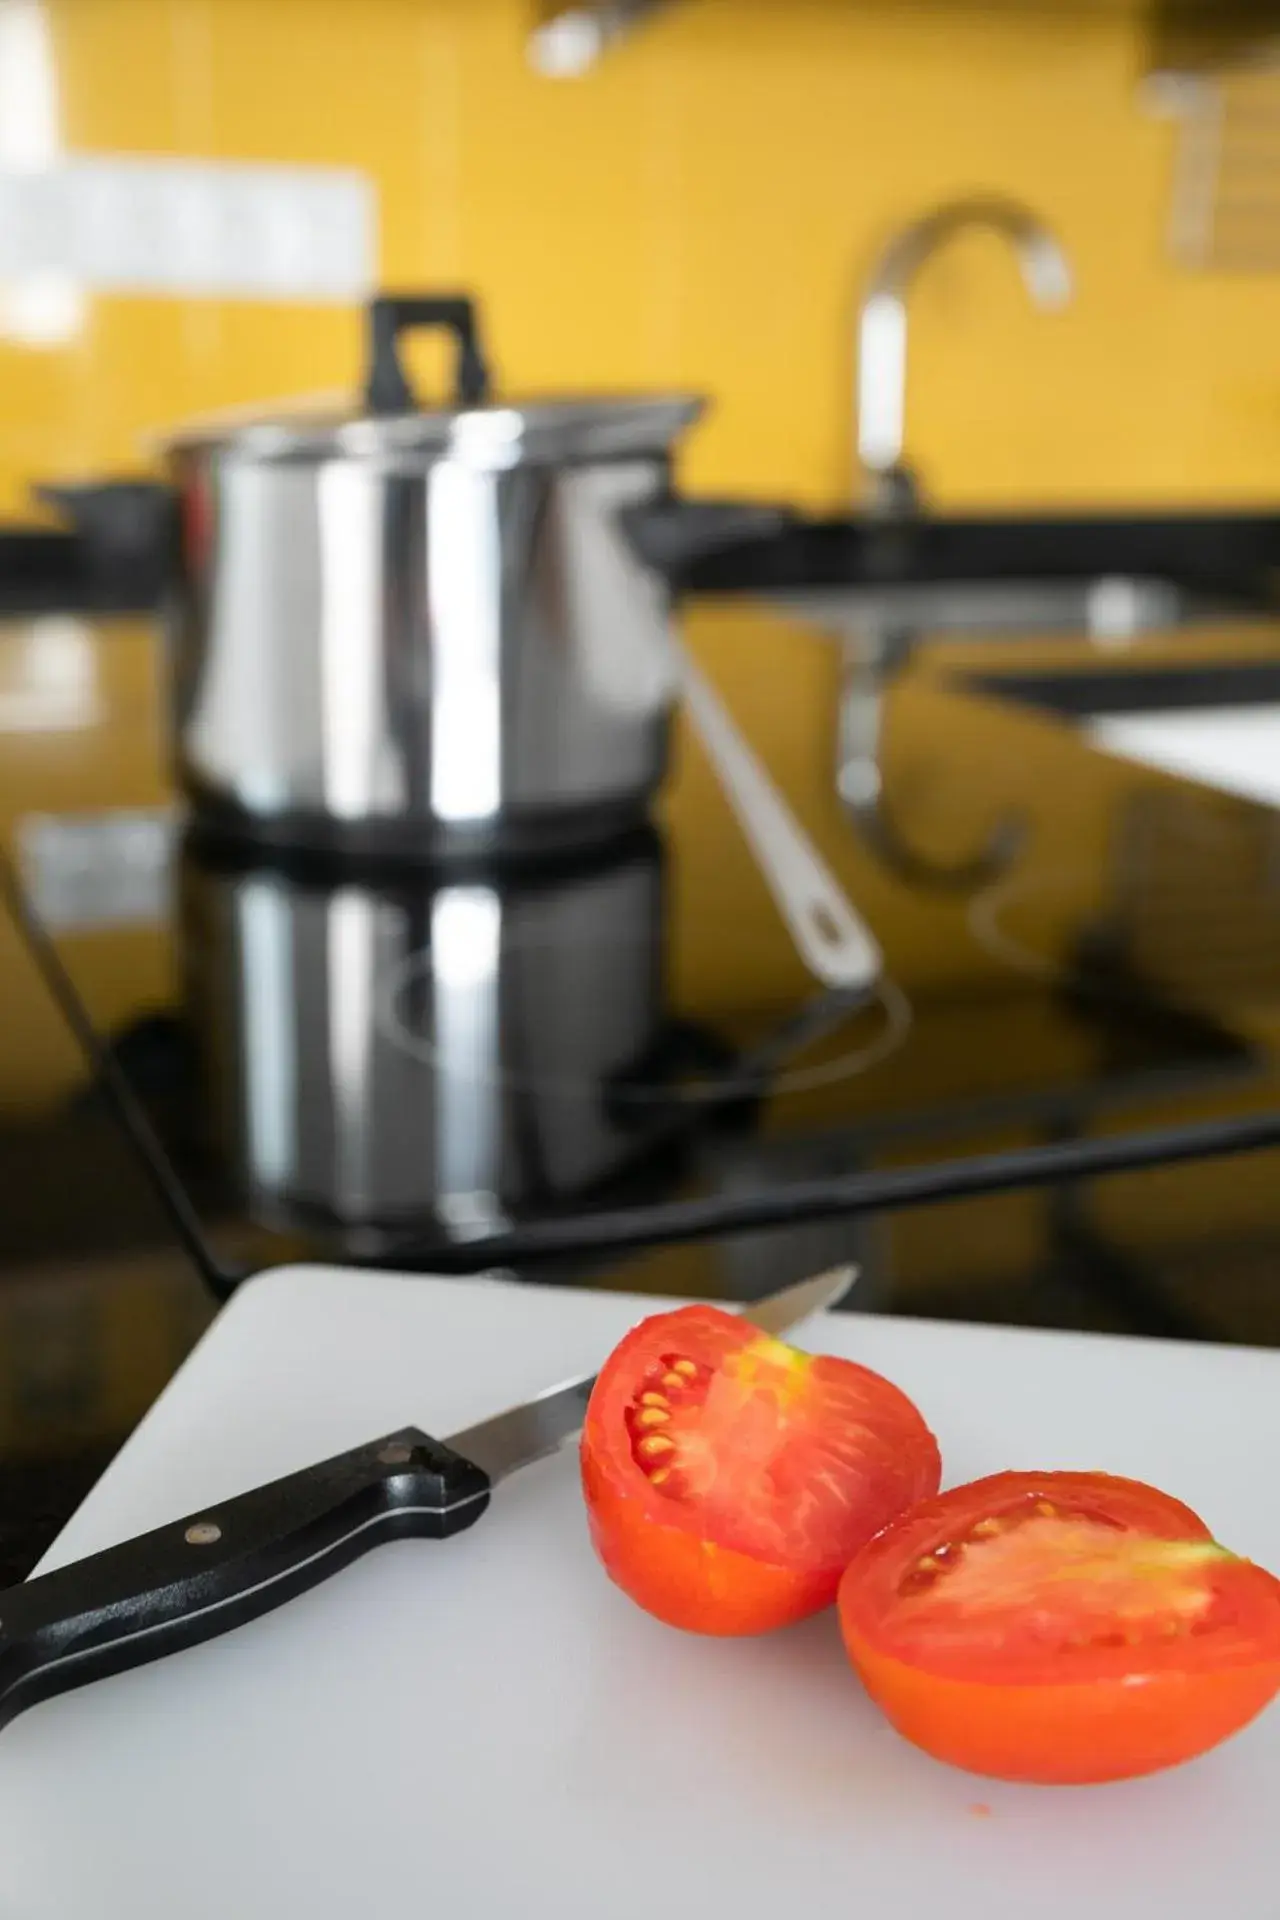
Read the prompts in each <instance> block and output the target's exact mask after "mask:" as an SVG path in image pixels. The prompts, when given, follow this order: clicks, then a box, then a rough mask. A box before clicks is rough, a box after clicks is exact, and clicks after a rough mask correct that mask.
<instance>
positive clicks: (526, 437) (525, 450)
mask: <svg viewBox="0 0 1280 1920" xmlns="http://www.w3.org/2000/svg"><path fill="white" fill-rule="evenodd" d="M704 405H705V401H703V400H702V399H700V398H698V397H697V396H695V395H692V394H654V395H644V394H639V395H618V396H587V395H583V396H580V397H573V396H569V397H563V398H562V397H547V398H533V399H529V400H511V401H507V402H502V401H496V402H491V403H488V404H485V405H480V406H459V407H441V408H432V409H427V410H425V411H418V410H416V409H412V410H407V411H404V412H397V413H371V412H365V411H357V410H354V409H348V410H343V409H340V408H333V407H332V406H329V407H325V408H321V409H316V408H314V407H312V406H308V404H307V403H306V402H305V401H303V402H300V403H298V404H297V405H296V406H295V407H292V408H290V407H289V406H288V405H287V404H286V405H285V406H284V407H281V408H280V409H279V410H278V411H276V412H273V413H263V414H261V415H253V414H249V413H246V412H245V411H244V410H243V409H241V410H237V411H236V412H235V413H231V414H223V415H221V416H216V417H212V418H208V419H205V420H201V421H193V422H191V423H190V424H188V425H187V426H185V427H181V428H179V429H178V430H177V431H176V432H174V433H171V434H166V435H164V436H163V437H162V439H161V441H160V445H161V447H162V448H163V449H164V450H165V451H167V452H170V453H192V452H196V451H204V452H211V451H214V450H219V451H227V452H230V453H232V454H234V455H235V456H237V457H243V458H245V459H249V460H255V461H272V462H274V461H281V462H289V461H300V462H311V461H323V460H332V459H348V460H371V461H375V462H381V461H390V462H392V463H393V464H400V463H402V462H403V463H407V464H410V465H422V464H424V463H426V462H428V461H432V460H439V459H443V458H448V459H451V460H459V461H462V462H464V463H466V464H467V465H469V466H475V467H479V468H482V469H483V468H492V469H501V468H507V467H517V466H523V465H526V464H538V465H543V464H546V463H550V462H556V463H559V462H567V463H571V464H576V463H578V462H584V461H590V460H612V459H617V458H619V457H620V456H625V455H628V454H637V455H639V454H658V453H662V452H665V451H666V449H667V448H668V447H670V445H671V444H672V442H673V441H674V440H675V439H676V437H677V435H678V434H679V433H680V432H681V431H682V430H683V429H684V428H685V427H687V426H688V425H689V424H690V422H691V421H693V420H695V419H696V418H697V417H698V415H699V414H700V413H701V412H702V410H703V407H704Z"/></svg>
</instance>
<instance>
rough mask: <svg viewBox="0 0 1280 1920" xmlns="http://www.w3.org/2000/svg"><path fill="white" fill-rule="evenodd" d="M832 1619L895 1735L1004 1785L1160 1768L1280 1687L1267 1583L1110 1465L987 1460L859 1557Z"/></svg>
mask: <svg viewBox="0 0 1280 1920" xmlns="http://www.w3.org/2000/svg"><path fill="white" fill-rule="evenodd" d="M840 1625H841V1628H842V1631H843V1633H844V1639H845V1645H846V1647H847V1648H848V1650H849V1656H850V1658H851V1659H852V1661H853V1664H854V1666H855V1667H856V1668H857V1670H858V1672H859V1673H860V1674H861V1676H862V1679H863V1681H864V1682H865V1684H866V1688H867V1691H868V1692H869V1693H870V1694H871V1696H872V1698H873V1699H875V1700H877V1701H878V1702H879V1703H880V1705H881V1706H882V1707H883V1708H884V1710H885V1712H886V1713H887V1714H888V1716H889V1718H890V1720H891V1721H892V1722H893V1724H894V1726H895V1727H897V1729H898V1731H899V1733H902V1734H905V1736H906V1737H907V1739H908V1740H913V1741H914V1742H915V1744H916V1745H917V1746H919V1747H923V1748H924V1749H925V1751H926V1752H927V1753H931V1754H933V1755H935V1757H936V1758H937V1759H939V1760H949V1761H950V1762H951V1763H952V1765H953V1766H957V1767H967V1768H969V1769H970V1770H971V1771H972V1772H974V1773H989V1774H996V1775H998V1776H999V1777H1000V1778H1002V1779H1006V1780H1040V1781H1085V1780H1121V1779H1125V1778H1127V1777H1129V1776H1130V1775H1132V1774H1139V1773H1154V1772H1155V1771H1156V1770H1157V1769H1158V1768H1160V1767H1170V1766H1173V1765H1175V1764H1176V1763H1177V1762H1178V1761H1180V1760H1189V1759H1191V1758H1192V1757H1193V1755H1195V1754H1198V1753H1204V1752H1205V1751H1206V1749H1207V1748H1209V1747H1212V1746H1216V1744H1217V1743H1218V1741H1219V1740H1225V1739H1226V1737H1227V1735H1228V1734H1231V1733H1235V1732H1236V1731H1237V1730H1238V1729H1239V1728H1240V1727H1242V1726H1244V1725H1245V1723H1246V1721H1249V1720H1252V1719H1253V1717H1254V1715H1255V1714H1256V1713H1259V1712H1260V1711H1261V1709H1262V1708H1263V1707H1264V1706H1266V1704H1267V1702H1268V1701H1269V1700H1270V1699H1271V1698H1272V1696H1273V1695H1274V1694H1275V1693H1276V1691H1277V1689H1280V1581H1276V1580H1274V1579H1273V1578H1272V1577H1271V1575H1270V1574H1269V1573H1264V1572H1263V1571H1262V1569H1261V1568H1260V1567H1255V1566H1253V1565H1252V1564H1251V1563H1250V1562H1249V1561H1248V1560H1240V1559H1237V1557H1236V1556H1235V1555H1234V1554H1232V1553H1228V1551H1227V1550H1226V1548H1225V1547H1220V1546H1218V1544H1217V1543H1216V1542H1215V1541H1214V1540H1213V1539H1212V1537H1211V1536H1210V1533H1209V1530H1208V1528H1207V1527H1206V1526H1205V1524H1204V1522H1203V1521H1202V1520H1200V1519H1198V1518H1197V1517H1196V1515H1195V1514H1194V1513H1192V1512H1191V1510H1190V1508H1189V1507H1184V1506H1183V1505H1182V1504H1181V1502H1179V1501H1177V1500H1172V1499H1170V1498H1169V1496H1168V1494H1164V1493H1157V1492H1156V1490H1155V1488H1154V1487H1144V1486H1143V1485H1141V1483H1140V1482H1139V1481H1136V1480H1117V1479H1115V1478H1113V1477H1112V1476H1111V1475H1110V1474H1105V1473H998V1474H995V1475H993V1476H992V1477H991V1478H990V1479H988V1480H975V1481H974V1482H973V1484H972V1485H971V1486H967V1487H954V1488H953V1489H952V1490H951V1492H949V1493H944V1494H942V1495H941V1496H940V1497H939V1498H938V1499H936V1500H929V1501H926V1502H925V1503H924V1505H923V1506H920V1507H917V1508H916V1509H915V1510H914V1511H913V1512H911V1513H908V1514H905V1515H904V1516H903V1517H902V1518H901V1519H900V1520H898V1521H897V1522H895V1524H894V1525H893V1526H891V1527H888V1528H887V1529H886V1530H885V1532H884V1533H882V1534H881V1535H880V1537H879V1539H877V1540H874V1541H872V1543H871V1545H870V1546H869V1547H867V1548H866V1549H865V1550H864V1551H863V1552H862V1553H860V1554H859V1555H858V1557H857V1558H856V1559H855V1560H854V1561H853V1563H852V1565H851V1566H850V1568H849V1570H848V1572H847V1573H846V1574H845V1577H844V1579H843V1581H842V1582H841V1585H840Z"/></svg>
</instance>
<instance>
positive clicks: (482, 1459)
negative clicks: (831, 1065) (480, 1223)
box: [0, 1267, 855, 1727]
mask: <svg viewBox="0 0 1280 1920" xmlns="http://www.w3.org/2000/svg"><path fill="white" fill-rule="evenodd" d="M854 1278H855V1269H853V1268H851V1267H841V1268H836V1269H833V1271H832V1272H830V1273H825V1274H821V1275H819V1276H818V1277H817V1278H816V1279H813V1280H805V1281H801V1282H800V1283H799V1284H798V1285H796V1286H791V1287H786V1288H783V1289H782V1290H781V1291H779V1292H778V1293H775V1294H771V1295H769V1296H768V1297H766V1298H765V1299H764V1300H761V1301H758V1302H755V1303H754V1304H753V1305H751V1306H749V1307H747V1308H746V1309H745V1310H744V1317H745V1318H746V1319H749V1320H750V1321H751V1323H752V1325H753V1326H757V1327H759V1328H760V1329H761V1331H762V1332H765V1333H769V1334H773V1335H775V1336H776V1335H777V1334H780V1333H784V1332H786V1331H787V1330H788V1328H790V1327H793V1326H796V1325H798V1324H799V1322H800V1321H801V1320H803V1319H805V1318H807V1317H808V1315H810V1314H811V1313H815V1312H817V1311H819V1310H820V1309H821V1308H823V1307H829V1306H834V1305H835V1304H836V1303H837V1302H838V1301H839V1300H840V1299H842V1298H843V1297H844V1295H845V1294H846V1293H847V1292H848V1290H849V1288H850V1287H851V1286H852V1284H853V1281H854ZM594 1384H595V1375H594V1374H588V1375H583V1376H581V1377H580V1378H577V1379H574V1380H568V1381H565V1382H564V1383H563V1384H561V1385H560V1386H558V1387H554V1388H552V1389H551V1390H550V1391H549V1392H547V1393H544V1394H540V1395H538V1396H537V1397H536V1398H534V1399H533V1400H530V1401H527V1402H525V1403H523V1404H522V1405H520V1406H516V1407H511V1408H508V1409H507V1411H506V1412H504V1413H500V1414H497V1415H495V1416H494V1417H493V1418H491V1419H488V1420H482V1421H480V1422H479V1423H478V1424H477V1425H475V1426H473V1427H468V1428H466V1429H464V1430H463V1431H462V1432H461V1433H457V1434H454V1435H453V1436H452V1438H451V1439H450V1440H448V1441H444V1442H441V1441H439V1440H434V1439H432V1438H431V1436H430V1435H429V1434H426V1433H422V1432H420V1431H419V1430H418V1429H417V1428H416V1427H405V1428H402V1429H401V1430H400V1431H398V1432H396V1433H390V1434H384V1435H383V1436H382V1437H381V1438H380V1439H377V1440H372V1441H369V1442H368V1443H367V1444H366V1445H364V1446H362V1447H356V1448H354V1449H353V1450H352V1451H351V1452H349V1453H344V1454H340V1455H338V1456H337V1457H336V1458H334V1459H332V1460H325V1461H321V1462H319V1463H318V1464H317V1465H315V1466H311V1467H306V1468H304V1469H303V1470H302V1471H301V1472H299V1473H293V1474H288V1475H286V1476H285V1477H284V1478H283V1479H280V1480H273V1481H270V1482H269V1483H268V1484H267V1485H265V1486H261V1487H255V1488H254V1489H253V1490H252V1491H250V1492H248V1493H242V1494H239V1495H237V1496H236V1497H235V1498H234V1499H232V1500H228V1501H224V1502H223V1503H221V1504H220V1505H218V1506H216V1507H213V1508H208V1509H205V1510H204V1511H202V1512H200V1513H194V1514H189V1515H187V1516H186V1517H185V1518H184V1519H181V1520H175V1521H173V1522H171V1523H170V1524H169V1525H167V1526H163V1527H157V1528H155V1529H154V1530H153V1531H152V1532H150V1533H145V1534H141V1535H139V1536H138V1537H137V1538H136V1539H133V1540H126V1541H124V1542H123V1543H122V1544H121V1545H120V1546H116V1547H108V1548H107V1549H106V1550H105V1551H104V1552H102V1553H95V1554H90V1555H88V1556H87V1557H86V1558H85V1559H83V1560H77V1561H74V1562H72V1563H71V1564H70V1565H69V1566H65V1567H60V1568H58V1569H57V1570H56V1571H54V1572H53V1573H46V1574H41V1575H38V1576H37V1577H36V1578H34V1579H32V1580H28V1581H25V1582H24V1583H23V1584H22V1585H21V1586H17V1587H11V1588H9V1590H8V1591H7V1592H6V1593H0V1727H3V1726H5V1725H7V1724H8V1722H9V1721H11V1720H13V1719H15V1718H16V1716H17V1715H18V1714H19V1713H21V1712H23V1711H24V1709H26V1708H27V1707H31V1706H34V1705H35V1704H36V1703H37V1702H38V1701H41V1700H46V1699H49V1698H50V1697H52V1696H53V1695H54V1694H58V1693H63V1692H66V1691H67V1690H68V1689H69V1688H72V1687H78V1686H83V1685H86V1684H87V1683H88V1682H90V1681H92V1680H99V1679H103V1678H105V1677H106V1676H107V1675H109V1674H113V1673H120V1672H123V1671H125V1670H126V1669H128V1668H131V1667H136V1666H142V1665H144V1664H146V1663H148V1662H150V1661H152V1660H158V1659H161V1658H163V1657H164V1656H165V1655H167V1654H170V1653H176V1652H178V1651H180V1650H181V1649H182V1648H184V1647H190V1646H195V1645H198V1644H199V1643H200V1642H202V1641H205V1640H211V1639H213V1638H214V1637H215V1636H216V1635H218V1634H221V1633H226V1632H229V1631H230V1629H231V1628H232V1627H237V1626H241V1625H243V1624H244V1623H245V1622H247V1621H249V1620H254V1619H257V1618H259V1617H260V1616H261V1615H262V1614H264V1613H268V1612H271V1611H272V1610H273V1609H274V1608H276V1607H278V1606H281V1605H283V1604H284V1602H285V1601H286V1600H290V1599H292V1598H294V1597H295V1595H297V1594H300V1593H304V1592H306V1591H307V1590H308V1589H309V1588H310V1587H313V1586H317V1585H318V1584H319V1582H320V1581H322V1580H324V1579H327V1578H328V1577H329V1576H330V1575H331V1574H334V1573H337V1572H338V1571H339V1570H340V1568H342V1567H345V1566H349V1565H350V1564H351V1562H352V1561H353V1560H355V1559H357V1558H359V1557H360V1555H362V1554H364V1553H366V1552H368V1551H369V1550H370V1549H371V1548H372V1547H375V1546H378V1545H380V1544H381V1543H382V1542H383V1541H386V1540H395V1539H404V1538H406V1537H413V1538H419V1539H434V1540H446V1539H449V1538H451V1537H452V1536H453V1535H454V1534H457V1533H462V1532H464V1531H465V1530H466V1529H467V1528H468V1527H470V1526H472V1525H474V1523H475V1522H476V1521H477V1520H478V1519H479V1518H480V1516H481V1515H482V1514H483V1513H484V1511H485V1509H486V1507H487V1506H488V1505H489V1498H490V1494H491V1492H492V1489H493V1486H494V1485H495V1483H496V1482H497V1481H498V1480H500V1479H503V1478H505V1477H506V1476H507V1475H508V1474H510V1473H514V1472H516V1471H517V1470H518V1469H519V1468H521V1467H525V1466H529V1465H531V1464H532V1463H533V1462H534V1461H535V1460H540V1459H544V1458H546V1456H547V1455H548V1454H550V1453H553V1452H555V1451H556V1450H557V1449H558V1448H559V1447H560V1446H561V1445H563V1443H564V1442H565V1441H566V1440H567V1439H569V1438H570V1437H571V1436H572V1435H573V1434H574V1433H576V1432H577V1431H578V1430H579V1429H580V1427H581V1425H582V1418H583V1415H584V1413H585V1411H586V1405H587V1401H588V1399H589V1398H590V1394H591V1388H592V1386H593V1385H594Z"/></svg>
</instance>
